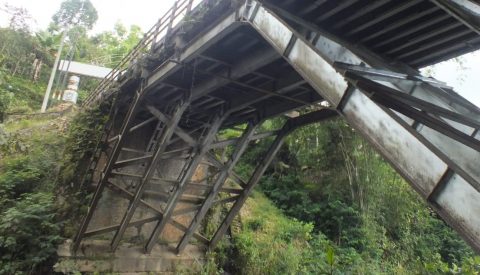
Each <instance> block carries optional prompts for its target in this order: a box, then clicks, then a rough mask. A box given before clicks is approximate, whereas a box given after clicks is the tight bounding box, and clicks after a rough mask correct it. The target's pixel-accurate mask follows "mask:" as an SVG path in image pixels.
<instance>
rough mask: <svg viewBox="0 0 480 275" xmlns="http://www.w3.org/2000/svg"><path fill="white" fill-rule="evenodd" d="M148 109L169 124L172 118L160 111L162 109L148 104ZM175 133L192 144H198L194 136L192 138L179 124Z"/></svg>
mask: <svg viewBox="0 0 480 275" xmlns="http://www.w3.org/2000/svg"><path fill="white" fill-rule="evenodd" d="M147 109H148V110H149V111H150V113H152V115H154V116H155V117H156V118H158V120H160V121H161V122H163V123H164V124H167V123H168V122H169V121H170V118H169V117H168V116H167V115H165V114H163V113H162V112H160V110H158V109H157V108H155V107H153V106H151V105H148V106H147ZM175 134H176V135H177V136H178V137H179V138H181V139H182V140H183V141H185V142H186V143H187V144H188V145H190V146H195V145H196V144H197V142H196V141H195V139H194V138H192V137H191V136H190V135H189V134H188V133H187V132H186V131H184V130H183V129H182V128H180V127H178V126H177V128H176V129H175Z"/></svg>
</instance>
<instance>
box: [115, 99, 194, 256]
mask: <svg viewBox="0 0 480 275" xmlns="http://www.w3.org/2000/svg"><path fill="white" fill-rule="evenodd" d="M189 104H190V102H189V101H185V102H181V103H180V104H179V105H178V106H177V107H176V108H175V111H174V113H173V116H172V118H171V120H170V121H168V123H166V127H165V130H164V131H163V132H162V136H161V137H160V138H159V140H158V141H157V144H158V146H157V148H156V149H155V152H154V153H153V157H152V159H151V160H150V162H149V163H148V165H147V168H146V170H145V173H144V174H143V177H142V180H141V182H140V183H139V184H137V185H136V187H135V195H134V198H133V199H132V200H131V201H130V204H129V206H128V209H127V211H126V213H125V215H124V216H123V218H122V222H121V223H120V227H119V228H118V230H117V231H116V233H115V236H114V237H113V240H112V243H111V249H112V251H115V249H116V248H117V247H118V245H119V244H120V240H121V238H122V236H123V233H124V232H125V230H126V229H127V226H128V224H129V223H130V220H131V219H132V217H133V214H134V213H135V210H136V208H137V206H138V204H139V202H140V199H141V197H142V194H143V191H144V190H145V186H146V184H147V183H148V182H149V181H150V179H151V178H152V177H153V174H154V171H155V167H156V166H157V164H158V162H159V161H160V159H161V155H162V154H163V153H164V152H165V150H166V148H167V145H168V142H169V140H170V139H171V138H172V136H173V134H174V132H175V129H176V128H177V126H178V122H179V121H180V118H181V117H182V115H183V113H184V112H185V110H186V109H187V107H188V106H189Z"/></svg>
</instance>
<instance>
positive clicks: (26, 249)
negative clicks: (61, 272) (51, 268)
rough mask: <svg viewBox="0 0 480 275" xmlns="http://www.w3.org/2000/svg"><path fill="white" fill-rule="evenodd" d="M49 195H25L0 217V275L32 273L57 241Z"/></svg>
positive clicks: (54, 247) (46, 257)
mask: <svg viewBox="0 0 480 275" xmlns="http://www.w3.org/2000/svg"><path fill="white" fill-rule="evenodd" d="M54 217H55V211H54V208H53V197H52V195H50V194H45V193H37V194H25V195H23V196H21V198H20V199H19V200H18V201H17V202H16V203H15V204H14V205H13V206H12V207H9V208H8V209H6V210H5V211H4V212H3V213H2V215H1V216H0V255H1V256H0V274H21V273H23V272H26V273H32V271H35V270H36V268H37V267H38V266H39V265H40V264H41V263H45V262H46V261H48V260H51V259H52V258H53V257H54V255H55V251H56V246H57V244H58V243H59V242H60V241H61V237H60V235H59V232H60V225H59V224H57V223H56V222H55V219H54Z"/></svg>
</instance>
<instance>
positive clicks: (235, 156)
mask: <svg viewBox="0 0 480 275" xmlns="http://www.w3.org/2000/svg"><path fill="white" fill-rule="evenodd" d="M257 125H258V124H253V123H251V122H250V123H249V125H248V127H247V129H246V130H245V132H244V133H243V135H242V137H241V138H240V140H239V141H238V143H237V145H236V146H235V150H234V151H233V153H232V156H231V157H230V159H229V160H228V161H227V163H225V164H224V168H223V169H222V171H221V172H220V173H219V174H218V176H217V178H216V179H215V182H214V183H213V185H212V189H211V190H210V193H209V194H208V196H207V197H206V199H205V200H204V201H203V203H202V206H201V207H200V209H199V210H198V212H197V214H196V215H195V217H194V218H193V219H192V221H191V223H190V226H189V227H188V230H187V232H185V234H184V235H183V237H182V239H181V240H180V243H179V244H178V246H177V253H181V252H182V251H183V249H185V247H186V246H187V244H188V242H189V241H190V238H191V237H192V235H193V233H194V232H195V231H196V230H197V228H198V226H200V223H201V222H202V220H203V218H204V217H205V215H206V214H207V211H208V210H209V209H210V207H211V206H212V204H213V202H214V199H215V197H216V196H217V195H218V192H220V188H221V187H222V186H223V184H224V182H225V180H226V179H227V177H228V175H229V174H230V172H231V171H232V170H233V168H234V167H235V165H236V164H237V162H238V161H239V160H240V157H241V156H242V155H243V153H244V152H245V150H246V149H247V146H248V143H249V142H250V140H251V138H252V136H253V134H254V133H255V130H256V128H257Z"/></svg>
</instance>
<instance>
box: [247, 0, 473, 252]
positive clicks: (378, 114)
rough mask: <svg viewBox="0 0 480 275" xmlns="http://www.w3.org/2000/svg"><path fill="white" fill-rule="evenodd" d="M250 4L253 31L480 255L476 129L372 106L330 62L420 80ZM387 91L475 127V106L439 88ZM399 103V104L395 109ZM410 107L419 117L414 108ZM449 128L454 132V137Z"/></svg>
mask: <svg viewBox="0 0 480 275" xmlns="http://www.w3.org/2000/svg"><path fill="white" fill-rule="evenodd" d="M252 3H253V5H252V8H250V10H249V11H248V13H247V16H246V18H247V19H248V20H249V21H250V22H251V24H252V26H253V27H254V28H255V29H256V30H257V31H258V32H259V33H260V34H261V35H262V36H263V37H264V38H265V40H266V41H268V42H269V43H270V44H271V45H272V46H273V47H274V48H275V49H276V50H277V51H278V52H279V53H282V54H283V56H284V58H285V59H286V60H288V62H289V63H290V64H291V65H292V66H293V67H294V68H295V69H296V70H297V72H299V73H300V74H301V75H302V76H303V77H304V78H305V79H306V80H307V81H308V82H309V83H310V85H312V86H313V87H314V88H315V89H316V90H317V92H318V93H319V94H321V95H322V96H323V97H324V98H326V99H327V100H328V101H329V102H330V103H331V104H332V105H333V106H335V107H336V108H337V110H338V111H339V112H340V113H341V114H342V115H343V116H344V117H345V119H346V120H347V121H348V122H349V123H350V125H351V126H352V127H354V128H356V129H357V130H358V131H359V133H361V134H362V135H363V136H364V137H365V138H366V139H367V140H368V141H370V142H371V143H372V144H373V145H374V147H375V148H376V149H377V150H378V151H379V152H380V153H381V154H382V155H383V156H384V157H385V158H386V159H387V160H388V161H389V162H390V163H391V164H392V166H393V167H394V168H395V169H396V170H397V171H398V172H399V173H400V174H401V175H402V176H403V177H404V178H405V179H407V180H408V181H409V182H410V183H411V185H412V187H413V188H414V189H415V190H417V191H418V192H419V193H420V194H421V195H422V196H423V197H424V198H425V199H427V201H428V202H429V203H430V205H431V206H432V208H434V209H435V210H436V211H437V212H438V213H439V215H440V216H441V217H442V218H443V219H444V220H446V221H447V222H448V223H449V224H450V225H451V226H452V227H454V228H455V229H456V230H457V231H459V232H460V233H461V235H462V236H463V237H464V238H465V239H466V240H467V241H468V242H469V243H470V244H471V245H472V246H473V247H474V248H475V249H476V250H477V251H478V250H480V217H479V216H478V215H476V214H475V213H476V212H478V210H480V193H479V190H480V185H479V184H478V182H479V180H480V173H479V171H478V169H477V168H476V165H474V164H475V163H478V160H480V153H479V151H478V150H476V149H475V148H476V147H475V146H476V145H475V144H476V142H473V140H472V139H471V138H474V139H477V140H478V138H479V134H478V130H477V128H472V127H469V126H467V125H466V124H461V123H458V122H457V121H452V120H450V119H447V118H445V117H441V118H439V119H437V120H435V122H441V123H442V124H437V125H436V126H435V127H437V128H435V127H433V126H432V125H433V124H432V123H427V122H428V121H427V119H430V118H431V117H432V116H430V117H421V116H420V114H419V113H418V112H412V110H411V109H410V111H411V114H412V115H411V116H413V119H412V118H410V117H406V116H405V115H403V114H401V113H399V112H398V111H397V110H398V108H397V109H396V110H395V109H393V108H391V107H392V105H387V104H385V103H382V104H379V102H375V101H374V100H372V98H370V97H371V94H372V93H375V90H372V89H370V88H372V87H370V88H368V89H365V86H364V87H363V88H364V89H363V90H362V89H356V87H355V85H351V84H350V83H349V82H348V81H346V80H345V79H344V78H343V76H342V75H341V74H340V73H339V72H337V71H336V68H335V67H334V63H335V62H344V63H349V64H353V65H360V64H367V66H373V67H376V68H380V69H386V70H391V68H392V67H393V68H395V69H394V70H393V72H399V71H400V72H402V71H403V72H405V71H407V72H409V73H411V74H413V75H414V76H415V75H418V73H417V72H414V71H412V70H411V69H410V68H408V67H406V66H403V65H399V64H396V65H392V64H389V63H387V62H385V61H384V60H382V59H381V58H380V57H378V56H375V55H374V54H372V53H370V52H368V51H361V56H362V57H359V55H356V54H355V53H353V52H352V51H350V50H349V49H348V48H347V47H345V46H351V45H347V44H339V43H337V42H338V41H339V40H337V42H334V41H333V40H331V37H327V36H326V35H324V33H323V32H322V31H321V30H318V28H315V26H311V25H309V24H308V22H304V21H302V19H301V18H296V17H295V16H292V15H289V14H288V12H285V11H277V10H276V11H275V12H272V11H270V10H269V9H267V8H266V7H265V6H263V5H262V4H260V3H259V2H257V1H253V2H252ZM276 12H279V13H282V16H283V17H289V18H288V19H289V20H292V21H294V22H296V23H297V24H299V25H301V26H303V27H305V28H307V29H308V30H310V31H312V32H313V36H314V38H313V39H311V40H308V39H307V38H306V37H305V36H303V35H301V34H300V33H298V32H297V31H296V30H294V29H293V28H291V27H290V26H289V25H288V24H287V23H286V22H285V21H283V19H282V18H281V17H279V16H278V15H277V14H276ZM352 48H354V47H353V46H352ZM356 50H357V52H359V51H360V50H359V49H356ZM362 58H363V59H362ZM412 80H413V81H412ZM352 84H355V83H352ZM387 87H389V88H392V89H395V90H396V91H398V92H403V93H409V94H410V95H412V96H414V97H416V98H418V99H422V100H424V101H427V102H430V103H432V104H434V105H437V106H438V107H441V108H442V110H443V109H446V110H448V111H451V112H453V113H457V114H458V115H461V116H463V117H469V118H471V119H473V120H474V121H476V122H478V121H480V119H479V118H480V111H479V109H478V108H477V107H475V106H474V105H473V104H471V103H469V102H468V101H467V100H465V99H463V98H462V97H460V96H459V95H456V94H454V93H453V92H451V91H449V90H447V89H445V88H442V87H439V86H438V85H432V83H428V82H426V81H422V80H420V79H408V80H406V81H404V80H392V83H391V84H387ZM390 102H395V101H390ZM398 102H400V101H397V104H398ZM417 103H418V102H417ZM412 106H413V105H412ZM417 106H418V105H417ZM413 108H414V109H415V110H419V109H417V108H418V107H417V108H415V107H413ZM438 126H439V127H440V128H442V130H445V131H450V133H454V134H455V135H456V136H457V137H462V138H464V139H463V140H462V141H465V140H467V138H466V135H468V136H470V137H471V138H468V140H470V141H472V142H471V144H470V145H472V146H474V148H472V147H469V146H468V145H467V144H464V143H462V142H459V140H458V139H452V136H451V135H446V134H445V132H442V131H438V128H439V127H438ZM446 126H448V127H446ZM431 127H433V128H431ZM452 127H453V128H455V129H456V131H451V130H452V129H451V128H452ZM458 131H460V132H462V134H459V132H458Z"/></svg>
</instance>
